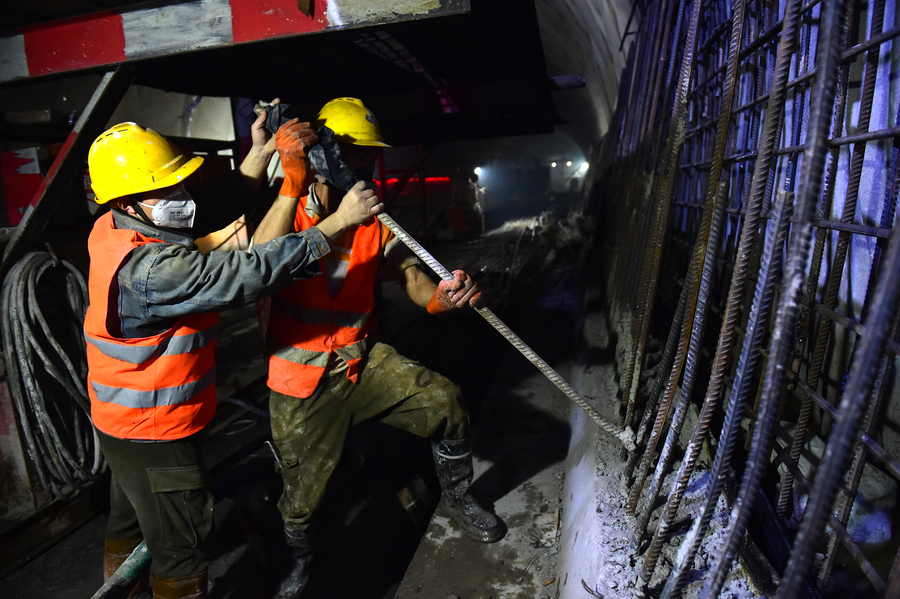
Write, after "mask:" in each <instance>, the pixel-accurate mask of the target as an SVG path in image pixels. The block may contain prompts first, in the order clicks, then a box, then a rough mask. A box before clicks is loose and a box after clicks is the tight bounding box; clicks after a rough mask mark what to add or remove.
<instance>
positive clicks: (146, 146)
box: [84, 114, 379, 599]
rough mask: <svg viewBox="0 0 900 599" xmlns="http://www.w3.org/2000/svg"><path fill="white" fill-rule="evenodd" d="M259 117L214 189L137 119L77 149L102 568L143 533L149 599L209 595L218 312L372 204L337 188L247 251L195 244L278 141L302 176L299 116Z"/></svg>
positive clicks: (226, 219) (291, 274)
mask: <svg viewBox="0 0 900 599" xmlns="http://www.w3.org/2000/svg"><path fill="white" fill-rule="evenodd" d="M265 118H266V115H265V114H262V115H260V117H259V118H258V119H257V121H256V122H255V123H254V124H253V126H252V133H251V134H252V138H253V145H252V148H251V149H250V152H249V154H248V156H247V157H246V159H245V160H244V161H243V162H242V164H241V166H240V168H239V169H237V170H236V171H235V172H234V173H233V174H232V175H230V176H229V177H228V178H227V179H226V180H225V181H224V184H222V185H219V186H217V187H214V189H217V190H219V191H220V192H221V193H219V194H218V195H214V196H211V195H210V194H209V192H208V191H207V192H206V193H205V194H203V193H201V192H202V190H200V191H197V192H192V191H189V190H188V189H186V187H185V182H186V181H188V182H190V181H191V178H192V177H194V175H195V173H197V170H198V168H199V167H200V165H201V164H202V162H203V159H202V158H200V157H189V156H186V155H184V154H182V153H181V152H179V151H178V150H177V149H176V148H175V147H174V146H173V145H172V144H171V143H170V142H169V141H168V140H167V139H166V138H165V137H163V136H162V135H160V134H159V133H157V132H155V131H153V130H150V129H145V128H143V127H141V126H139V125H137V124H135V123H121V124H119V125H116V126H114V127H112V128H110V129H109V130H108V131H106V132H104V133H103V134H102V135H100V136H99V137H98V138H97V139H96V141H94V143H93V145H92V146H91V149H90V152H89V154H88V168H89V173H90V177H91V185H92V187H93V189H94V192H95V193H96V201H97V203H99V204H103V205H105V206H109V207H110V210H109V211H108V212H105V213H104V214H103V215H102V216H100V217H99V218H98V219H97V221H96V223H95V225H94V228H93V230H92V232H91V234H90V237H89V239H88V250H89V252H90V258H91V265H90V276H89V283H88V286H89V296H90V307H89V309H88V311H87V315H86V317H85V322H84V333H85V339H86V341H87V359H88V370H89V374H88V383H89V384H88V393H89V395H90V400H91V418H92V421H93V424H94V427H95V429H96V432H97V437H98V440H99V445H100V448H101V449H102V451H103V453H104V455H105V457H106V459H107V462H108V463H109V466H110V469H111V470H112V482H111V488H110V515H109V521H108V526H107V539H106V544H105V552H104V572H105V576H106V577H107V578H108V577H109V576H110V575H111V574H112V573H113V572H115V571H116V569H117V568H118V567H119V565H121V564H122V563H123V562H124V560H125V559H126V558H127V557H128V556H129V554H130V553H131V552H132V550H133V549H134V548H135V547H136V546H137V545H138V544H139V543H140V541H141V540H142V539H143V540H146V543H147V548H148V550H149V553H150V556H151V559H152V564H151V573H152V578H153V580H152V585H153V596H154V597H156V598H166V599H177V598H182V597H185V598H186V597H191V598H203V597H206V592H207V590H206V589H207V573H206V572H207V567H208V565H209V563H210V559H211V556H210V548H209V547H208V544H207V541H208V539H209V538H210V535H211V533H212V531H213V514H212V509H213V499H212V497H211V495H210V494H209V493H208V492H207V491H206V483H207V479H208V475H207V473H206V471H205V469H204V467H203V460H202V457H201V454H200V444H199V442H198V434H199V433H200V431H201V430H202V429H203V428H204V427H205V426H206V425H207V424H208V423H209V422H210V420H211V419H212V417H213V414H214V412H215V409H216V390H215V380H216V371H215V346H216V339H217V329H216V324H217V321H218V311H219V310H224V309H228V308H234V307H238V306H243V305H246V304H248V303H252V302H255V301H256V300H258V299H259V298H261V297H263V296H265V295H267V294H270V293H272V292H274V291H275V290H277V289H279V288H281V287H284V286H285V285H288V284H289V283H291V282H293V281H294V280H298V279H302V278H307V277H311V276H314V275H316V274H318V270H317V265H316V261H317V259H318V258H320V257H322V256H323V255H325V254H326V253H327V252H328V251H329V249H330V243H331V241H332V240H333V239H335V238H336V236H337V235H339V234H340V233H341V232H343V231H344V229H346V228H348V227H352V226H354V225H356V224H359V223H361V222H364V221H365V220H366V219H368V218H369V217H370V216H371V215H372V214H373V213H375V212H377V211H378V210H379V204H378V201H377V199H376V198H374V197H373V194H372V193H371V192H369V193H368V194H365V193H356V194H348V195H347V198H346V200H345V201H344V202H343V203H342V204H341V206H340V207H339V208H338V210H337V211H336V212H335V214H334V215H333V216H332V217H331V218H328V219H325V220H323V221H322V222H321V223H319V225H318V226H317V227H315V228H312V229H309V230H307V231H303V232H302V233H293V234H290V235H286V236H284V237H282V238H280V239H278V240H276V241H273V242H271V243H265V244H258V245H256V246H255V247H254V248H252V250H251V251H250V252H244V251H234V252H212V253H210V254H203V253H201V252H200V251H199V250H198V249H197V248H196V246H195V245H194V239H195V238H196V237H199V236H202V235H205V234H207V233H209V232H210V231H212V230H215V229H216V228H221V227H222V226H224V225H225V224H227V223H230V222H232V221H234V220H235V219H236V218H237V217H238V216H239V215H240V214H241V213H243V212H246V211H248V210H247V209H248V206H249V205H248V201H252V198H253V194H252V193H251V192H252V191H253V189H254V188H255V186H257V185H258V184H259V183H260V181H261V179H262V176H263V174H264V173H265V172H266V168H267V166H268V163H269V162H270V159H271V157H272V156H273V155H274V153H275V151H276V150H277V151H278V152H279V154H280V155H281V159H282V164H284V165H285V172H286V174H287V177H286V181H285V184H284V186H283V187H282V192H283V193H288V194H294V193H298V191H302V190H305V187H304V186H305V185H308V179H309V175H308V173H307V171H306V166H305V165H306V160H305V152H306V150H307V148H308V147H309V146H310V145H312V144H315V143H316V142H317V138H316V135H315V133H313V131H312V130H310V129H309V128H308V126H307V127H303V128H300V129H297V128H293V129H291V130H290V131H288V130H287V129H285V130H279V131H278V133H277V134H276V135H275V136H271V135H270V134H268V133H266V131H265V129H264V128H263V124H264V122H265ZM223 190H224V191H223ZM195 194H196V195H197V199H196V200H195V199H194V197H193V195H195ZM141 584H143V585H146V581H143V582H142V583H139V586H140V585H141ZM138 592H142V589H141V588H136V589H135V590H134V591H133V593H134V594H136V593H138Z"/></svg>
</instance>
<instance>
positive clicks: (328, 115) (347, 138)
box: [313, 98, 391, 148]
mask: <svg viewBox="0 0 900 599" xmlns="http://www.w3.org/2000/svg"><path fill="white" fill-rule="evenodd" d="M322 125H325V126H326V127H328V128H329V129H331V130H332V131H334V139H335V140H336V141H338V142H341V143H349V144H354V145H357V146H378V147H379V148H390V147H391V146H389V145H388V144H386V143H384V139H382V137H381V127H379V126H378V121H377V120H376V119H375V115H374V114H372V111H371V110H369V109H368V108H366V106H365V104H363V103H362V100H359V99H357V98H335V99H334V100H332V101H331V102H329V103H327V104H326V105H325V106H323V107H322V110H320V111H319V114H317V115H316V121H315V123H314V125H313V126H314V127H315V128H316V129H318V128H319V127H321V126H322Z"/></svg>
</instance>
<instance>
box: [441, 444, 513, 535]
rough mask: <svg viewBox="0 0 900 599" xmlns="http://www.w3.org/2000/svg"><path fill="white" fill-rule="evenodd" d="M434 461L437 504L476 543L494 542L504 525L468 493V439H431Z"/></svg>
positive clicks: (472, 470)
mask: <svg viewBox="0 0 900 599" xmlns="http://www.w3.org/2000/svg"><path fill="white" fill-rule="evenodd" d="M431 449H432V453H433V455H434V465H435V468H436V470H437V475H438V481H440V483H441V490H442V493H441V506H443V508H444V509H445V510H446V511H447V513H448V514H449V515H450V517H451V518H453V520H455V521H456V523H457V524H458V525H459V526H460V528H462V531H463V532H464V533H465V534H466V535H467V536H469V537H471V538H472V539H475V540H476V541H478V542H480V543H494V542H496V541H499V540H500V539H502V538H503V537H504V535H506V525H505V524H504V523H503V521H502V520H501V519H500V518H498V517H497V516H495V515H493V514H491V513H490V512H488V511H487V510H485V509H484V508H483V507H481V506H480V505H478V502H477V501H475V498H474V497H472V495H471V494H470V493H469V485H470V484H471V483H472V478H473V477H474V474H475V470H474V468H473V466H472V442H471V441H470V440H469V439H460V440H457V441H451V440H447V439H445V440H443V441H441V442H439V443H436V442H432V444H431Z"/></svg>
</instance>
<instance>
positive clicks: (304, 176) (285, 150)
mask: <svg viewBox="0 0 900 599" xmlns="http://www.w3.org/2000/svg"><path fill="white" fill-rule="evenodd" d="M299 120H300V119H291V120H290V121H288V122H286V123H285V124H283V125H282V126H281V127H279V128H278V132H277V133H275V149H276V150H278V154H279V155H280V156H281V170H283V171H284V183H283V184H282V185H281V191H279V192H278V193H280V194H281V195H283V196H285V197H288V198H302V197H303V196H305V195H307V194H308V193H309V186H310V184H311V183H312V181H313V177H312V171H311V170H310V168H309V160H308V159H307V157H306V156H307V150H308V149H309V148H310V147H312V146H314V145H316V144H317V143H319V136H318V135H316V132H315V131H313V130H312V129H310V128H309V123H301V122H299Z"/></svg>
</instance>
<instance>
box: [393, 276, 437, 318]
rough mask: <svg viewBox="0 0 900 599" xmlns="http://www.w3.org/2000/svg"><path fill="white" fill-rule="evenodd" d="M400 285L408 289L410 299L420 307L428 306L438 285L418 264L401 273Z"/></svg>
mask: <svg viewBox="0 0 900 599" xmlns="http://www.w3.org/2000/svg"><path fill="white" fill-rule="evenodd" d="M400 285H401V287H404V288H405V289H406V293H407V295H409V299H411V300H412V301H413V303H414V304H416V305H417V306H419V307H420V308H425V307H427V306H428V302H429V301H430V300H431V296H432V295H434V290H435V289H437V285H436V284H435V282H434V281H432V280H431V279H430V278H429V277H428V275H426V274H425V273H424V272H422V271H421V270H419V267H418V266H410V267H409V268H407V269H406V270H404V271H403V273H402V274H401V275H400Z"/></svg>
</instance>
